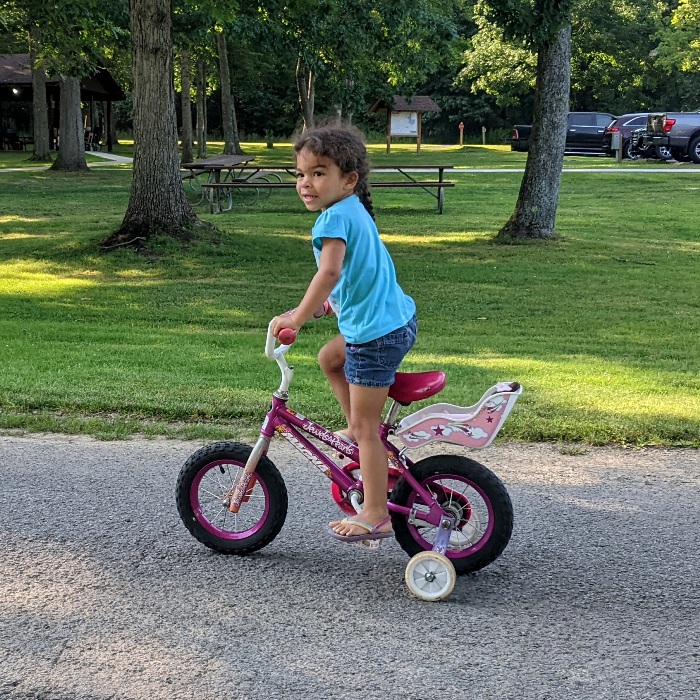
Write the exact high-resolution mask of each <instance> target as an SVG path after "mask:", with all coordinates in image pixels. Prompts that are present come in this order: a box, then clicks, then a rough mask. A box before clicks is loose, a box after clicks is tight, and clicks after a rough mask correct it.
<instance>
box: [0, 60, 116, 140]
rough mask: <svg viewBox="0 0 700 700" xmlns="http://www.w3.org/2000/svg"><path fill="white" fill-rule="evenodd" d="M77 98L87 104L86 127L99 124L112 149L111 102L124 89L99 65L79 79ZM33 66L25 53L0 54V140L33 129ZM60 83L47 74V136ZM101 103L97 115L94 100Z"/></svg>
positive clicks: (55, 124) (54, 130)
mask: <svg viewBox="0 0 700 700" xmlns="http://www.w3.org/2000/svg"><path fill="white" fill-rule="evenodd" d="M80 99H81V101H82V102H83V104H84V105H85V106H86V109H87V113H86V114H85V127H86V130H94V129H96V128H97V127H101V132H102V133H103V134H105V135H106V137H107V147H108V150H110V151H111V150H112V144H111V141H110V139H109V134H110V133H111V130H110V126H111V119H112V102H115V101H119V100H123V99H124V91H123V90H122V89H121V88H120V87H119V85H118V84H117V82H116V81H115V80H114V78H113V77H112V76H111V75H110V73H109V71H108V70H107V69H106V68H103V67H100V68H98V69H97V70H96V72H95V73H93V74H92V75H90V76H88V77H86V78H83V79H82V80H81V81H80ZM32 100H33V90H32V70H31V63H30V59H29V54H28V53H17V54H1V55H0V129H1V130H2V143H3V144H6V143H10V142H11V137H12V136H16V135H21V134H22V133H24V134H25V135H27V136H29V135H31V134H32V133H33V131H32ZM60 100H61V83H60V80H59V77H58V76H48V77H47V78H46V105H47V109H48V110H49V130H50V132H51V133H50V140H51V141H52V142H53V141H54V140H55V134H56V133H57V132H58V123H59V114H60V111H59V106H60ZM98 102H100V103H103V104H104V109H103V110H102V116H101V117H100V118H99V119H98V114H97V112H98V110H97V108H96V103H98Z"/></svg>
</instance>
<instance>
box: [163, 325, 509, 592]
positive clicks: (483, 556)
mask: <svg viewBox="0 0 700 700" xmlns="http://www.w3.org/2000/svg"><path fill="white" fill-rule="evenodd" d="M287 331H290V332H289V333H288V332H287ZM279 335H280V338H279V342H280V343H282V345H279V346H277V347H276V342H275V337H274V336H273V335H272V333H271V330H270V327H268V333H267V341H266V345H265V354H266V356H267V357H268V358H269V359H271V360H275V361H276V362H277V364H278V366H279V368H280V370H281V373H282V381H281V383H280V386H279V388H278V389H277V391H275V392H274V394H273V397H272V406H271V408H270V410H269V411H268V413H267V416H266V417H265V421H264V422H263V424H262V427H261V429H260V437H259V438H258V440H257V442H256V444H255V445H254V446H252V447H251V446H250V445H245V444H242V443H238V442H230V441H225V442H217V443H213V444H211V445H207V446H205V447H203V448H201V449H199V450H197V451H196V452H195V453H194V454H193V455H192V456H191V457H190V458H189V459H188V460H187V462H186V463H185V464H184V466H183V467H182V469H181V471H180V475H179V477H178V481H177V488H176V495H177V507H178V511H179V513H180V518H181V519H182V521H183V523H184V524H185V527H187V529H188V530H189V531H190V533H191V534H192V535H193V536H194V537H195V538H196V539H197V540H198V541H199V542H201V543H202V544H204V545H206V546H207V547H209V548H211V549H213V550H215V551H217V552H221V553H223V554H239V555H244V554H250V553H251V552H255V551H256V550H258V549H261V548H262V547H265V546H266V545H267V544H269V543H270V542H272V540H273V539H274V538H275V537H276V536H277V535H278V533H279V532H280V530H281V529H282V526H283V524H284V521H285V518H286V515H287V507H288V500H287V489H286V487H285V484H284V480H283V479H282V476H281V474H280V472H279V470H278V469H277V467H276V466H275V465H274V464H273V462H272V461H271V460H270V459H269V458H268V456H267V452H268V447H269V445H270V441H271V439H272V437H273V436H274V435H275V433H277V434H278V435H281V436H282V437H283V438H285V439H286V440H288V441H289V442H290V443H291V444H292V445H293V446H294V447H295V448H296V449H297V450H299V452H301V454H303V455H304V457H306V458H307V459H308V461H309V462H311V464H313V465H314V466H315V467H317V468H318V469H319V470H320V471H321V472H322V473H323V474H325V476H327V477H328V478H329V479H330V480H331V482H332V485H331V494H332V497H333V498H334V500H335V501H336V503H337V504H338V505H339V506H340V508H341V509H342V510H344V511H345V512H346V513H355V512H358V511H359V510H360V508H361V504H362V499H363V491H362V480H361V478H360V471H359V450H358V448H357V445H355V444H353V443H350V442H347V441H345V440H343V439H342V438H340V437H338V435H336V434H335V433H334V432H333V431H332V430H329V429H328V428H325V427H324V426H322V425H320V424H319V423H316V422H314V421H313V420H311V419H310V418H307V417H306V416H303V415H301V414H300V413H298V412H296V411H294V410H292V409H291V408H288V406H287V401H288V398H289V387H290V384H291V383H292V379H293V377H294V368H293V367H292V366H291V365H289V364H288V363H287V360H286V354H287V352H288V351H289V349H290V346H291V344H292V343H293V342H294V340H295V339H296V334H295V333H294V331H292V330H291V329H284V330H283V331H282V332H280V334H279ZM445 382H446V377H445V374H444V373H443V372H419V373H401V372H399V373H397V374H396V381H395V383H394V384H393V386H392V387H391V389H390V391H389V402H388V410H387V414H386V416H385V418H384V420H383V422H382V424H381V428H380V437H381V439H382V441H383V443H384V445H385V447H386V450H387V454H388V456H389V469H390V479H389V489H390V491H389V493H388V494H387V501H388V503H387V505H388V508H389V512H390V513H391V522H392V526H393V528H394V536H395V538H396V540H397V542H398V543H399V545H400V546H401V547H402V549H403V550H404V551H405V552H407V553H408V554H409V556H410V557H411V559H410V561H409V563H408V566H407V567H406V576H405V578H406V584H407V586H408V589H409V591H410V592H411V593H412V594H413V595H415V596H416V597H417V598H420V599H422V600H427V601H436V600H441V599H443V598H445V597H447V596H448V595H449V594H450V593H451V592H452V589H453V588H454V585H455V582H456V577H457V575H460V574H466V573H469V572H472V571H477V570H478V569H481V568H483V567H485V566H487V565H488V564H490V563H491V562H492V561H494V560H495V559H496V558H497V557H498V556H499V555H500V554H501V553H502V552H503V550H504V549H505V547H506V545H507V544H508V541H509V540H510V536H511V533H512V529H513V507H512V504H511V500H510V497H509V495H508V491H507V490H506V488H505V486H504V485H503V483H502V482H501V480H500V479H499V478H498V477H497V476H496V475H495V474H494V473H493V472H491V471H490V470H489V469H487V468H486V467H485V466H483V465H482V464H479V463H478V462H476V461H474V460H472V459H469V458H467V457H463V456H461V455H452V454H440V455H433V456H429V457H426V458H424V459H421V460H419V461H416V462H414V461H412V460H411V459H409V458H408V457H407V455H406V452H407V451H408V450H410V449H414V448H418V447H422V446H424V445H427V444H429V443H434V442H449V443H453V444H457V445H461V446H463V447H468V448H484V447H487V446H488V445H490V444H491V442H492V441H493V439H494V437H495V436H496V434H497V433H498V431H499V430H500V428H501V426H502V425H503V423H504V422H505V420H506V418H507V416H508V414H509V413H510V411H511V409H512V408H513V405H514V404H515V402H516V401H517V399H518V397H519V396H520V394H521V393H522V387H521V386H520V384H518V383H517V382H510V383H507V382H504V383H500V384H496V385H495V386H493V387H491V388H490V389H489V390H488V391H487V392H486V393H485V394H484V395H483V396H482V397H481V399H480V400H479V401H478V402H477V403H476V404H474V405H473V406H470V407H460V406H454V405H451V404H444V403H442V404H433V405H431V406H427V407H426V408H422V409H420V410H419V411H417V412H415V413H412V414H411V415H409V416H407V417H405V418H403V419H402V420H401V421H400V422H399V421H398V413H399V411H400V409H401V407H402V406H408V405H409V404H411V403H413V402H414V401H419V400H423V399H427V398H429V397H431V396H434V395H436V394H438V393H439V392H440V391H441V390H442V389H443V388H444V386H445ZM390 437H394V438H395V439H398V441H400V442H401V443H403V444H402V446H398V445H395V444H394V442H392V441H390V440H389V438H390ZM312 440H313V442H312ZM346 460H347V461H346ZM381 542H382V540H372V541H366V542H363V543H362V544H363V545H365V546H366V547H368V548H370V549H372V548H376V547H378V546H379V545H380V544H381Z"/></svg>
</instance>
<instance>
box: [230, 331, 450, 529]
mask: <svg viewBox="0 0 700 700" xmlns="http://www.w3.org/2000/svg"><path fill="white" fill-rule="evenodd" d="M271 325H272V324H270V328H268V337H267V343H266V348H265V354H266V355H267V357H268V358H270V359H273V360H275V361H276V362H277V364H278V366H279V368H280V370H281V372H282V382H281V384H280V387H279V388H278V389H277V391H275V392H274V394H273V396H272V406H271V407H270V410H269V411H268V413H267V415H266V417H265V421H264V422H263V424H262V427H261V428H260V437H259V438H258V440H257V442H256V444H255V447H254V448H253V451H252V452H251V454H250V457H249V459H248V461H247V463H246V466H245V469H244V471H243V474H242V475H241V478H240V480H239V482H238V484H237V485H236V486H235V488H234V489H233V490H232V492H231V494H230V500H229V506H228V507H229V510H230V511H231V512H233V513H237V512H238V511H239V509H240V507H241V504H242V502H243V499H244V497H245V494H246V492H247V491H248V490H249V489H250V485H251V481H252V480H253V478H254V474H255V469H256V468H257V465H258V462H259V461H260V458H261V457H262V456H263V455H265V454H267V450H268V448H269V445H270V442H271V440H272V438H273V436H274V435H275V433H277V434H279V435H281V436H282V437H284V438H285V439H286V440H287V441H288V442H289V443H291V444H292V445H293V446H294V447H295V448H296V449H297V450H298V451H299V452H300V453H301V454H302V455H304V457H306V458H307V460H308V461H309V462H311V464H313V465H314V466H315V467H316V468H317V469H319V471H321V472H322V473H323V474H324V475H325V476H326V477H327V478H329V479H330V480H331V481H332V482H333V483H335V484H337V485H338V487H339V488H340V489H341V490H342V491H343V492H345V493H346V494H347V495H348V496H347V497H348V499H349V501H350V502H351V503H352V505H353V507H354V508H355V510H358V511H359V505H360V503H361V497H362V481H361V480H360V479H358V480H355V479H354V478H353V477H352V475H350V474H348V473H347V472H346V471H344V470H343V469H341V468H340V467H339V466H338V465H337V464H336V463H335V462H334V461H333V460H332V459H331V458H330V457H329V456H328V455H326V454H324V453H323V452H322V451H321V450H320V449H319V448H318V447H317V446H316V445H315V444H314V443H313V442H311V440H309V439H308V438H307V437H306V436H305V435H304V433H305V434H307V435H310V436H312V437H314V438H316V439H317V440H319V441H320V442H322V443H323V444H325V445H327V446H328V447H330V448H332V449H333V450H335V451H336V452H339V453H342V454H343V455H345V456H346V457H348V458H349V459H351V460H352V461H354V462H358V463H359V459H360V451H359V448H358V447H357V445H354V444H351V443H349V442H346V441H345V440H343V439H342V438H340V437H338V436H337V435H336V434H335V433H333V432H332V431H330V430H328V429H327V428H325V427H324V426H322V425H320V424H319V423H316V422H315V421H313V420H312V419H310V418H307V417H306V416H304V415H302V414H300V413H297V412H296V411H293V410H292V409H290V408H288V407H287V401H288V389H289V385H290V384H291V381H292V379H293V377H294V367H292V366H291V365H289V364H287V361H286V359H285V355H286V353H287V351H288V350H289V348H290V346H289V345H280V346H279V347H278V348H275V347H274V344H275V338H274V336H272V333H271ZM398 410H399V406H398V404H396V402H392V403H391V405H390V408H389V411H388V413H387V416H386V418H385V419H384V420H383V421H382V423H381V425H380V429H379V437H380V438H381V440H382V443H383V444H384V447H385V449H386V451H387V457H388V459H389V462H390V464H391V465H392V466H394V467H395V468H396V469H398V471H399V472H400V473H401V476H403V477H404V478H405V479H406V480H407V481H408V482H409V484H410V485H411V487H412V488H413V490H414V491H415V492H416V494H417V495H418V499H419V500H420V501H421V502H422V503H420V504H419V503H418V502H416V503H414V505H413V506H412V507H411V508H407V507H405V506H399V505H396V504H394V503H391V502H390V501H389V502H388V503H387V507H388V508H389V510H390V511H392V512H395V513H401V514H403V515H406V516H407V517H408V519H409V522H415V520H416V519H419V520H421V521H423V522H426V523H429V524H431V525H434V526H436V527H441V528H444V527H445V520H446V518H448V519H450V522H452V520H451V518H450V516H448V515H447V514H446V513H445V511H443V509H442V508H441V507H440V506H439V504H438V503H436V501H435V500H434V499H433V497H432V494H431V493H430V492H429V491H428V490H427V489H426V488H424V487H423V486H422V485H421V484H420V483H419V482H418V481H417V480H416V479H415V478H414V477H413V475H412V474H411V472H410V471H409V468H410V467H411V465H412V464H413V462H412V461H411V460H409V459H408V458H406V457H405V456H404V455H403V450H401V451H400V450H399V449H398V448H397V447H396V446H395V445H393V444H392V443H390V442H389V440H388V437H389V435H391V434H392V433H393V431H394V427H395V418H396V415H397V414H398Z"/></svg>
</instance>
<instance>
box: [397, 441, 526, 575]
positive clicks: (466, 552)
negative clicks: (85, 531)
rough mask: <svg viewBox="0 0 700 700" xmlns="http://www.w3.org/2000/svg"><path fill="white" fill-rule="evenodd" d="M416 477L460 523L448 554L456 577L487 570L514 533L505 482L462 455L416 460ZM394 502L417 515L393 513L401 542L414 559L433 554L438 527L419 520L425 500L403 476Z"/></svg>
mask: <svg viewBox="0 0 700 700" xmlns="http://www.w3.org/2000/svg"><path fill="white" fill-rule="evenodd" d="M411 474H412V475H413V476H414V477H415V478H416V479H417V481H418V482H420V484H421V485H422V486H423V487H424V488H426V489H427V490H428V491H429V492H430V494H431V496H432V498H433V500H435V501H436V502H437V503H439V504H440V506H441V507H442V508H443V510H444V511H445V513H447V514H448V515H450V516H451V517H453V518H454V519H455V521H456V525H455V528H454V529H453V530H452V533H451V534H450V541H449V545H448V548H447V551H446V552H445V555H446V556H447V558H448V559H449V560H450V561H451V562H452V564H453V565H454V568H455V571H456V572H457V574H467V573H470V572H472V571H477V570H478V569H481V568H483V567H484V566H487V565H488V564H490V563H491V562H492V561H494V560H495V559H496V558H497V557H499V556H500V555H501V553H502V552H503V550H504V549H505V548H506V545H507V544H508V542H509V540H510V536H511V534H512V532H513V506H512V504H511V500H510V496H509V495H508V491H507V490H506V487H505V486H504V485H503V483H502V482H501V480H500V479H499V478H498V477H497V476H496V475H495V474H494V473H493V472H492V471H490V470H489V469H487V468H486V467H485V466H483V465H482V464H479V463H478V462H475V461H474V460H473V459H467V458H466V457H460V456H457V455H437V456H435V457H428V458H427V459H423V460H421V461H420V462H416V463H415V464H414V465H413V466H412V467H411ZM391 502H392V503H395V504H397V505H400V506H406V507H408V508H411V509H412V510H414V511H415V513H416V515H415V517H412V518H410V520H409V518H408V517H407V516H405V515H402V514H401V513H392V514H391V522H392V525H393V526H394V533H395V535H396V540H397V541H398V543H399V544H400V545H401V548H402V549H403V550H404V551H405V552H407V553H408V554H409V555H410V556H414V555H416V554H418V553H419V552H421V551H426V550H430V549H432V548H433V545H434V544H435V540H436V538H437V534H438V529H437V527H436V526H435V525H431V524H430V523H428V522H426V521H424V520H421V519H420V513H421V507H422V500H421V499H420V498H419V497H418V494H417V493H416V492H415V491H414V490H413V488H412V487H411V485H410V484H409V483H408V481H406V479H404V478H403V477H402V478H400V479H399V480H398V482H397V483H396V486H395V487H394V489H393V491H392V492H391Z"/></svg>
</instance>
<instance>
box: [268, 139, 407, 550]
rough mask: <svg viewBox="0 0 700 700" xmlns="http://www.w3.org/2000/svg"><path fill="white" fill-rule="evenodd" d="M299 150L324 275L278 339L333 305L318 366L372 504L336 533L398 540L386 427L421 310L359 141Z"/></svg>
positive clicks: (309, 144)
mask: <svg viewBox="0 0 700 700" xmlns="http://www.w3.org/2000/svg"><path fill="white" fill-rule="evenodd" d="M294 150H295V153H296V176H297V192H298V193H299V196H300V197H301V200H302V202H304V204H305V205H306V208H307V209H308V210H309V211H314V212H321V214H320V216H319V217H318V218H317V219H316V223H315V224H314V226H313V229H312V232H311V239H312V246H313V251H314V255H315V256H316V263H317V265H318V271H317V272H316V274H315V275H314V277H313V279H312V280H311V283H310V284H309V287H308V289H307V290H306V294H305V295H304V298H303V299H302V300H301V303H300V304H299V306H298V307H297V308H296V310H295V311H294V313H293V314H291V315H290V316H280V317H277V318H276V319H275V325H273V333H274V335H275V336H277V334H278V333H279V331H280V330H281V329H282V328H294V329H295V330H298V329H299V328H301V327H302V326H303V325H304V324H305V323H306V322H307V321H308V320H309V319H311V318H312V317H313V315H314V312H315V311H316V310H317V309H318V308H319V307H320V306H321V305H322V304H323V303H324V301H325V300H326V299H328V301H329V302H330V304H331V306H332V308H333V311H334V312H335V314H336V316H337V319H338V329H339V330H340V334H339V335H337V336H336V337H335V338H333V339H332V340H330V341H329V342H328V343H327V344H326V345H325V346H324V347H323V348H322V349H321V351H320V353H319V364H320V365H321V369H322V370H323V372H324V374H325V375H326V377H327V378H328V381H329V382H330V385H331V387H332V389H333V392H334V394H335V396H336V397H337V399H338V401H339V403H340V406H341V408H342V410H343V413H344V414H345V417H346V418H347V421H348V429H347V431H344V433H345V435H346V436H347V437H348V438H349V439H351V440H355V441H356V442H357V445H358V447H359V450H360V469H361V472H362V483H363V486H364V496H365V498H364V503H363V504H362V510H361V512H359V513H358V514H357V515H355V516H353V517H351V518H343V519H342V520H337V521H334V522H332V523H330V528H329V532H330V534H331V535H332V536H333V537H336V538H337V539H339V540H343V541H346V542H354V541H359V540H365V539H382V538H385V537H391V536H392V535H393V532H392V528H391V521H390V518H389V513H388V510H387V506H386V494H387V477H388V462H387V455H386V451H385V448H384V446H383V445H382V442H381V440H380V438H379V425H380V423H381V419H382V410H383V408H384V404H385V402H386V399H387V396H388V393H389V387H390V386H391V385H392V384H393V383H394V378H395V376H394V375H395V373H396V370H397V368H398V366H399V364H400V363H401V360H402V359H403V357H404V356H405V355H406V353H407V352H408V351H409V350H410V349H411V347H412V346H413V344H414V342H415V340H416V316H415V312H416V305H415V304H414V302H413V299H411V297H409V296H407V295H406V294H404V292H403V291H402V289H401V287H400V286H399V285H398V283H397V281H396V272H395V269H394V264H393V262H392V260H391V257H390V255H389V253H388V251H387V249H386V247H385V246H384V244H383V243H382V241H381V240H380V238H379V232H378V231H377V227H376V225H375V223H374V212H373V210H372V199H371V196H370V192H369V182H368V177H369V163H368V158H367V151H366V149H365V146H364V143H363V141H362V138H361V137H360V136H359V134H358V133H357V132H355V131H354V130H352V129H348V128H345V127H335V126H327V127H322V128H319V129H313V130H310V131H307V132H305V133H304V134H303V135H302V136H301V138H300V139H299V140H298V141H297V143H296V144H295V147H294Z"/></svg>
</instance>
